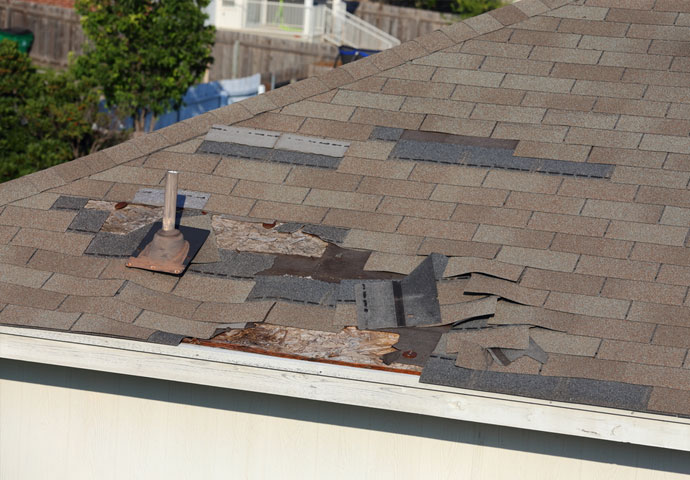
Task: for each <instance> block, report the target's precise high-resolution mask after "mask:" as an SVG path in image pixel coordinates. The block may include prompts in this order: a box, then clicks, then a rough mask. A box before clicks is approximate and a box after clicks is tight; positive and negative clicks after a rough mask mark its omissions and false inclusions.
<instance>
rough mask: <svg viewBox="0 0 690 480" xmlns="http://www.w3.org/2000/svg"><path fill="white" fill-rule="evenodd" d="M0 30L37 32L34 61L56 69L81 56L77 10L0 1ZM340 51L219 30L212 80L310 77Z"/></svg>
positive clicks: (296, 41)
mask: <svg viewBox="0 0 690 480" xmlns="http://www.w3.org/2000/svg"><path fill="white" fill-rule="evenodd" d="M0 26H2V27H4V28H7V27H23V28H28V29H30V30H31V31H32V32H34V35H35V39H34V44H33V47H32V49H31V58H32V59H34V60H35V61H36V62H37V63H39V64H43V65H48V66H52V67H64V66H66V65H67V61H68V54H69V52H76V53H80V52H81V46H82V44H83V42H84V35H83V33H82V30H81V26H80V25H79V16H78V15H77V14H76V12H75V11H74V10H73V9H69V8H61V7H55V6H51V5H44V4H36V3H30V2H21V1H18V0H0ZM336 55H337V49H336V48H335V47H334V46H332V45H327V44H311V43H306V42H302V41H299V40H294V39H291V38H278V37H268V36H264V35H256V34H250V33H244V32H235V31H229V30H219V31H218V32H217V34H216V43H215V45H214V47H213V57H214V63H213V65H212V66H211V69H210V71H209V77H208V79H209V80H210V81H214V80H221V79H224V78H237V77H246V76H249V75H253V74H255V73H261V74H262V81H263V82H264V83H266V84H267V85H270V82H271V80H272V79H273V80H274V81H275V82H276V83H284V82H289V81H291V80H298V79H302V78H306V77H307V76H308V75H309V73H311V72H312V71H313V69H314V66H313V64H318V63H323V64H328V63H330V64H332V62H333V60H334V59H335V57H336Z"/></svg>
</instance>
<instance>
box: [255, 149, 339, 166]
mask: <svg viewBox="0 0 690 480" xmlns="http://www.w3.org/2000/svg"><path fill="white" fill-rule="evenodd" d="M268 160H269V161H271V162H278V163H289V164H291V165H302V166H305V167H318V168H331V169H336V168H338V165H339V164H340V160H341V159H340V157H332V156H329V155H320V154H317V153H303V152H292V151H289V150H273V153H272V154H271V157H270V158H269V159H268Z"/></svg>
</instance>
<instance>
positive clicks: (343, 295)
mask: <svg viewBox="0 0 690 480" xmlns="http://www.w3.org/2000/svg"><path fill="white" fill-rule="evenodd" d="M358 283H362V281H361V280H342V281H341V282H340V284H339V285H338V293H337V295H336V302H337V303H355V301H356V296H355V285H357V284H358Z"/></svg>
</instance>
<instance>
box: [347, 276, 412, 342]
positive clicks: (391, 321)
mask: <svg viewBox="0 0 690 480" xmlns="http://www.w3.org/2000/svg"><path fill="white" fill-rule="evenodd" d="M355 299H356V302H357V327H358V328H359V329H360V330H375V329H379V328H391V327H397V326H398V322H397V320H396V315H395V299H394V293H393V282H391V281H388V280H365V281H360V282H358V283H357V284H355ZM402 326H404V325H402Z"/></svg>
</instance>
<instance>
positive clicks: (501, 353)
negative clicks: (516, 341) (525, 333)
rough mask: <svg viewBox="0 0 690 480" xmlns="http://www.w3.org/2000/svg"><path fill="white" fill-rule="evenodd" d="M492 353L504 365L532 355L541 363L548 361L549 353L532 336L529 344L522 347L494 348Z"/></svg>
mask: <svg viewBox="0 0 690 480" xmlns="http://www.w3.org/2000/svg"><path fill="white" fill-rule="evenodd" d="M491 353H492V354H493V355H494V358H496V360H497V361H498V363H499V364H501V365H503V366H507V365H510V364H511V363H513V362H514V361H515V360H517V359H518V358H522V357H530V358H532V359H534V360H536V361H537V362H539V363H542V364H544V363H546V361H547V360H548V359H549V355H548V354H547V353H546V352H545V351H544V350H543V349H542V348H541V347H540V346H539V344H537V342H535V341H534V339H533V338H532V337H530V339H529V346H528V347H527V348H522V349H511V348H492V349H491Z"/></svg>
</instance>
